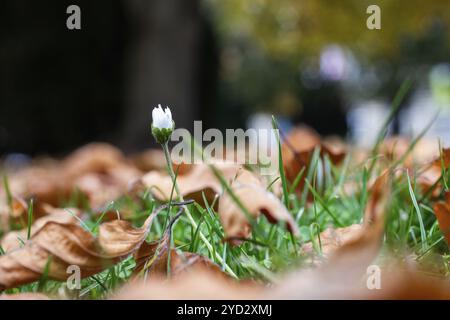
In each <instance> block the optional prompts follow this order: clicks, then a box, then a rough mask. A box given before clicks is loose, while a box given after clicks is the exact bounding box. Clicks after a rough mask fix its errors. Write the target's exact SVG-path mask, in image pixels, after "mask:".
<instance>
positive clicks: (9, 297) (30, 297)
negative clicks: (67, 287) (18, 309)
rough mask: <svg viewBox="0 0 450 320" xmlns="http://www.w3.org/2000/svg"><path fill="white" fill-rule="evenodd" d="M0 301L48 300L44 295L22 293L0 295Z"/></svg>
mask: <svg viewBox="0 0 450 320" xmlns="http://www.w3.org/2000/svg"><path fill="white" fill-rule="evenodd" d="M0 300H50V298H49V297H47V296H46V295H45V294H42V293H38V292H22V293H15V294H1V295H0Z"/></svg>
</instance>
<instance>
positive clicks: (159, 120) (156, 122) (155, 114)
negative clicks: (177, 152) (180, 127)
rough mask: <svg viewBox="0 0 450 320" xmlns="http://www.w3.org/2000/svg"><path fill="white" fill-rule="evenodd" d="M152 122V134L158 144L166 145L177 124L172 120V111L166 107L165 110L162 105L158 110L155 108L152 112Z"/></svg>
mask: <svg viewBox="0 0 450 320" xmlns="http://www.w3.org/2000/svg"><path fill="white" fill-rule="evenodd" d="M152 120H153V122H152V134H153V136H154V137H155V140H156V142H158V143H159V144H165V143H166V142H167V141H169V139H170V136H171V135H172V132H173V129H174V128H175V122H174V121H173V120H172V113H171V112H170V109H169V108H167V107H166V108H165V109H164V110H163V109H162V108H161V105H158V108H154V109H153V111H152Z"/></svg>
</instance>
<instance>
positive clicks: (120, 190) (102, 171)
mask: <svg viewBox="0 0 450 320" xmlns="http://www.w3.org/2000/svg"><path fill="white" fill-rule="evenodd" d="M140 176H141V172H140V171H139V170H138V169H137V168H136V167H134V166H133V165H131V164H130V163H129V162H128V161H127V159H126V158H125V157H124V155H123V154H122V153H121V152H120V151H119V150H118V149H117V148H115V147H113V146H110V145H108V144H103V143H92V144H88V145H86V146H84V147H82V148H80V149H78V150H76V151H74V152H73V153H71V154H70V155H69V156H67V157H66V158H65V159H64V160H62V161H55V160H51V161H50V160H48V161H42V162H41V163H37V164H34V165H32V166H30V167H27V168H24V169H22V170H20V171H18V172H15V173H11V174H8V181H9V188H10V191H11V194H12V195H13V196H14V197H16V198H20V199H24V200H25V201H27V200H28V199H30V198H33V199H34V200H35V205H36V208H35V210H34V214H35V216H34V218H35V219H37V218H39V217H40V216H41V215H43V214H44V212H41V211H40V206H39V204H41V203H47V204H51V205H53V206H58V205H60V203H61V202H64V201H68V200H69V199H70V197H71V196H72V195H73V193H74V192H75V191H79V192H80V191H81V193H82V194H84V195H85V196H86V197H87V199H88V201H89V204H90V205H91V207H92V208H94V209H97V208H98V207H101V206H103V205H104V204H105V203H107V202H110V201H112V200H115V199H116V198H117V197H119V196H121V195H123V194H124V193H126V191H127V190H128V185H129V182H130V181H132V180H135V179H137V178H139V177H140ZM7 205H8V204H7V193H6V190H4V186H3V185H2V186H0V217H2V218H1V219H0V222H1V223H2V224H1V225H0V229H1V228H3V229H5V228H6V226H7V225H9V223H8V221H7V219H5V218H4V217H5V214H4V212H5V208H6V207H7ZM24 212H25V211H24V210H22V214H23V213H24Z"/></svg>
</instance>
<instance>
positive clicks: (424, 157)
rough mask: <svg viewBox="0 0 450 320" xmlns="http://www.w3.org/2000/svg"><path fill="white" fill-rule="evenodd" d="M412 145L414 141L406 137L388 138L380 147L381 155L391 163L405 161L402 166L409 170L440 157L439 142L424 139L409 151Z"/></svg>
mask: <svg viewBox="0 0 450 320" xmlns="http://www.w3.org/2000/svg"><path fill="white" fill-rule="evenodd" d="M411 143H412V141H411V140H410V139H408V138H405V137H399V136H393V137H388V138H386V139H384V140H383V142H382V144H381V146H380V153H381V154H383V155H384V156H386V158H387V159H389V160H390V161H398V160H403V161H402V164H403V166H405V167H407V168H411V167H413V166H414V165H415V164H423V163H427V162H430V161H432V160H433V159H435V158H436V157H438V156H439V143H438V141H437V140H434V139H433V140H431V139H427V138H422V139H420V140H419V141H417V142H416V145H415V146H414V148H413V149H412V150H409V149H410V147H411ZM408 152H409V153H408ZM407 153H408V154H407Z"/></svg>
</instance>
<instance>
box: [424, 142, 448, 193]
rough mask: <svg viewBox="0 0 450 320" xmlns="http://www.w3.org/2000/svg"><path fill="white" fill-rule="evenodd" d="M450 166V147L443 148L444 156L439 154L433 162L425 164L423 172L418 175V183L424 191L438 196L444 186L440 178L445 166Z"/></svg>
mask: <svg viewBox="0 0 450 320" xmlns="http://www.w3.org/2000/svg"><path fill="white" fill-rule="evenodd" d="M449 167H450V148H447V149H443V150H442V158H441V156H438V157H437V158H436V159H435V160H433V161H432V162H431V163H429V164H427V165H425V166H424V168H423V169H422V172H421V173H420V174H419V176H418V177H417V183H418V184H419V185H420V186H421V187H422V189H423V192H424V193H431V195H432V196H433V197H438V196H439V194H440V192H441V190H442V186H441V184H440V183H439V179H440V178H441V175H442V169H443V168H449Z"/></svg>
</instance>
